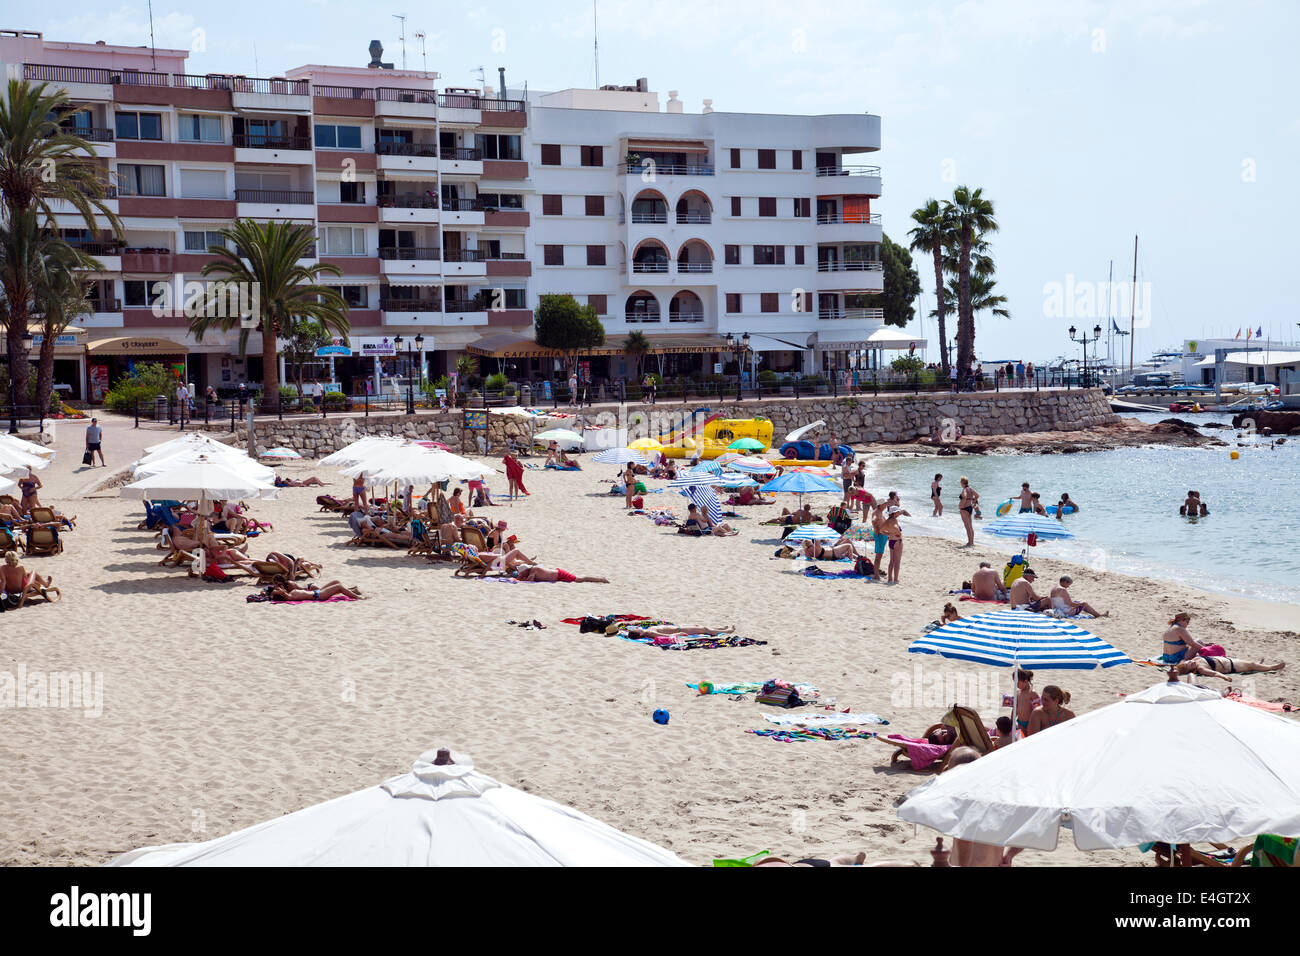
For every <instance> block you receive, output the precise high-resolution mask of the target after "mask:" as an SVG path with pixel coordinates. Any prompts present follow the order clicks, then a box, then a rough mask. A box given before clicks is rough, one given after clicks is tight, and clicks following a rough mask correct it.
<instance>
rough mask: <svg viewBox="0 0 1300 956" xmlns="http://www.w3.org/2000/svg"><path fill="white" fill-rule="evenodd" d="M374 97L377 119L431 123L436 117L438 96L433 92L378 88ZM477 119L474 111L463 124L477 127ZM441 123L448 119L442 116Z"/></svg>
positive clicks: (476, 112) (477, 115) (476, 113)
mask: <svg viewBox="0 0 1300 956" xmlns="http://www.w3.org/2000/svg"><path fill="white" fill-rule="evenodd" d="M374 95H375V116H376V117H379V118H385V117H387V118H393V119H407V120H427V121H428V122H430V123H432V122H433V121H434V118H435V116H436V115H437V103H438V94H437V92H436V91H434V90H414V89H399V88H395V87H379V88H378V89H376V90H375V94H374ZM478 117H479V114H478V111H477V110H475V111H474V113H473V118H472V119H466V120H464V122H466V123H472V124H474V125H477V124H478ZM443 121H444V122H448V121H449V118H448V117H446V116H444V117H443ZM452 122H461V120H459V119H457V120H452Z"/></svg>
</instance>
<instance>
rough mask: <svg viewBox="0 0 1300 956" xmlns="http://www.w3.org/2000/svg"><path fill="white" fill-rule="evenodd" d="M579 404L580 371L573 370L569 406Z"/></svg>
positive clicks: (570, 376)
mask: <svg viewBox="0 0 1300 956" xmlns="http://www.w3.org/2000/svg"><path fill="white" fill-rule="evenodd" d="M577 404H578V373H577V371H576V370H575V371H572V372H570V373H569V406H570V407H571V408H573V407H576V406H577Z"/></svg>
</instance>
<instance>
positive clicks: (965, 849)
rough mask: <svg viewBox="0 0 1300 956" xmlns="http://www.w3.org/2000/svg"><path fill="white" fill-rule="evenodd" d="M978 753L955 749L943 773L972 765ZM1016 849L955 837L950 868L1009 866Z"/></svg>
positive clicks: (977, 757) (967, 748) (972, 750)
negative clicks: (965, 765)
mask: <svg viewBox="0 0 1300 956" xmlns="http://www.w3.org/2000/svg"><path fill="white" fill-rule="evenodd" d="M980 756H981V755H980V752H979V751H978V750H976V749H975V748H974V747H965V746H962V747H956V748H954V749H953V751H952V753H951V755H950V756H949V757H948V764H947V766H945V767H944V769H943V772H944V773H952V771H953V770H954V769H956V768H957V767H960V766H962V765H963V764H968V763H972V762H973V761H975V760H978V759H979V758H980ZM1019 852H1020V849H1019V848H1018V847H1007V848H1005V849H1003V848H1002V847H1000V846H994V845H993V844H991V843H976V842H975V841H974V840H962V839H959V838H957V837H954V838H953V841H952V864H951V865H952V866H1010V865H1011V861H1012V860H1013V859H1015V857H1016V854H1018V853H1019Z"/></svg>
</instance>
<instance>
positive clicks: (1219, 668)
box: [1174, 657, 1286, 684]
mask: <svg viewBox="0 0 1300 956" xmlns="http://www.w3.org/2000/svg"><path fill="white" fill-rule="evenodd" d="M1284 667H1286V665H1285V664H1264V663H1260V662H1258V661H1241V660H1236V659H1234V658H1231V657H1193V658H1190V659H1189V660H1185V661H1181V662H1180V663H1178V664H1175V665H1174V670H1175V671H1177V672H1178V673H1179V674H1197V675H1200V676H1201V677H1219V678H1222V679H1223V680H1226V681H1227V682H1228V683H1229V684H1231V683H1232V678H1231V677H1229V676H1227V675H1229V674H1267V673H1269V672H1270V671H1280V670H1281V669H1282V668H1284Z"/></svg>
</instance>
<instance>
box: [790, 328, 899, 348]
mask: <svg viewBox="0 0 1300 956" xmlns="http://www.w3.org/2000/svg"><path fill="white" fill-rule="evenodd" d="M865 331H866V330H865V329H843V330H840V329H830V330H827V331H824V332H816V333H814V335H813V336H812V337H811V338H810V341H809V343H808V345H809V348H816V349H818V350H819V351H822V352H855V351H859V350H861V349H881V350H883V351H905V350H910V349H911V348H912V347H913V346H915V347H916V348H918V349H923V348H925V339H923V338H920V337H919V336H915V335H908V334H907V333H906V332H904V331H901V330H899V329H894V328H889V327H882V328H878V329H876V330H875V331H874V332H871V333H870V334H867V335H864V334H863V333H864V332H865Z"/></svg>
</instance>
